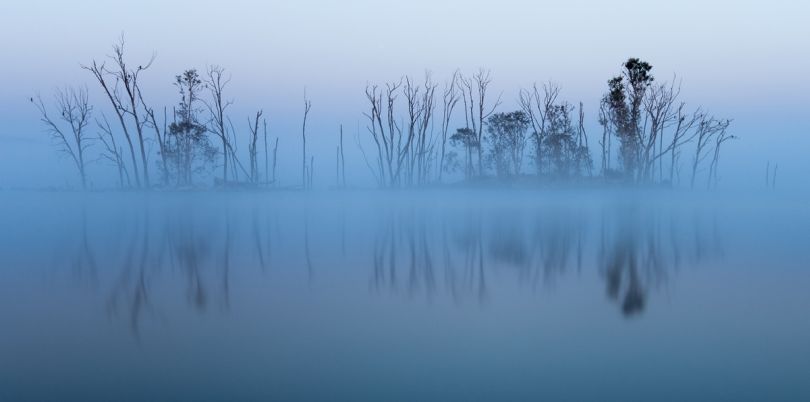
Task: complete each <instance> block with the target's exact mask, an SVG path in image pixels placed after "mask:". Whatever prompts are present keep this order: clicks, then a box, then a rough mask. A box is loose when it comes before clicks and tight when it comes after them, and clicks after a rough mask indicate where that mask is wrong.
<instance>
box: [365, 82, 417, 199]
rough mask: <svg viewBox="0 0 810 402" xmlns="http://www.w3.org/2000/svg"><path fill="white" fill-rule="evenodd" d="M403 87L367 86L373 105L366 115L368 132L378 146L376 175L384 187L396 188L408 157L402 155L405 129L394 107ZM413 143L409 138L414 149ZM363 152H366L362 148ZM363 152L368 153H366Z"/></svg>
mask: <svg viewBox="0 0 810 402" xmlns="http://www.w3.org/2000/svg"><path fill="white" fill-rule="evenodd" d="M401 86H402V81H401V80H400V82H396V83H394V82H392V83H388V84H386V89H385V90H384V91H383V90H379V89H378V87H377V85H367V86H366V99H368V101H369V103H370V105H371V110H370V111H369V113H364V114H365V116H366V117H367V118H368V119H369V126H368V127H367V129H368V131H369V133H370V134H371V138H372V139H373V140H374V144H375V145H376V147H377V160H376V162H377V163H376V164H377V166H376V172H375V170H372V172H375V175H376V176H377V177H378V181H379V182H380V184H381V185H387V186H392V187H393V186H396V185H397V184H398V180H399V170H400V167H401V165H402V161H403V160H404V157H405V155H406V154H404V153H402V152H401V150H402V129H401V128H400V126H399V125H398V124H397V122H396V120H395V118H394V107H395V106H394V105H395V102H396V99H397V92H398V89H399V88H400V87H401ZM383 92H385V104H383ZM383 116H385V118H384V117H383ZM410 140H411V139H410V138H409V139H408V142H407V143H406V147H408V146H410ZM358 144H359V139H358ZM360 149H361V151H362V150H363V148H362V147H360ZM363 153H364V154H365V152H364V151H363Z"/></svg>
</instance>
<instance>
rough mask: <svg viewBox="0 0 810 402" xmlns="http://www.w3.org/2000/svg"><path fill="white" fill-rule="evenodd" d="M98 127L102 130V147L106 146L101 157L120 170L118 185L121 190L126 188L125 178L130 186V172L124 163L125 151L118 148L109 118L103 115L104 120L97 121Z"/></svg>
mask: <svg viewBox="0 0 810 402" xmlns="http://www.w3.org/2000/svg"><path fill="white" fill-rule="evenodd" d="M96 125H98V128H99V129H100V130H101V133H100V134H99V136H98V140H99V141H100V142H101V144H102V145H104V150H103V151H102V152H101V157H102V158H103V159H106V160H108V161H109V162H111V163H113V164H114V165H115V167H116V168H117V169H118V183H119V185H120V186H121V188H124V178H125V177H126V185H127V186H129V185H130V180H129V172H128V171H127V166H126V164H125V163H124V155H123V149H122V148H121V147H119V146H118V144H117V142H116V140H115V135H113V130H112V127H111V126H110V122H109V121H108V120H107V116H103V115H102V120H101V121H99V120H96Z"/></svg>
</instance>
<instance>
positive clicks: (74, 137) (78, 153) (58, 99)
mask: <svg viewBox="0 0 810 402" xmlns="http://www.w3.org/2000/svg"><path fill="white" fill-rule="evenodd" d="M54 101H55V106H56V111H57V112H58V114H59V116H58V117H57V118H56V119H53V118H51V116H49V115H48V109H47V107H45V102H43V101H42V98H41V97H39V96H37V99H36V100H34V98H31V102H32V103H33V104H34V105H35V106H36V107H37V109H39V114H40V121H42V123H43V124H45V126H46V128H47V131H48V133H50V134H51V136H52V137H53V139H54V140H56V143H57V146H58V147H59V149H60V151H62V152H64V153H65V154H67V155H68V156H69V157H70V159H71V160H72V161H73V163H74V165H75V166H76V170H78V172H79V177H80V178H81V181H82V189H86V188H87V174H86V172H85V167H86V162H85V151H86V150H87V148H88V147H89V146H90V145H91V143H92V139H91V137H90V136H89V134H88V133H87V131H86V130H85V129H86V128H87V126H88V125H89V124H90V116H91V115H92V113H93V107H92V106H90V103H89V102H88V100H87V89H86V88H79V89H76V88H66V89H57V90H56V91H55V93H54ZM60 121H61V122H60Z"/></svg>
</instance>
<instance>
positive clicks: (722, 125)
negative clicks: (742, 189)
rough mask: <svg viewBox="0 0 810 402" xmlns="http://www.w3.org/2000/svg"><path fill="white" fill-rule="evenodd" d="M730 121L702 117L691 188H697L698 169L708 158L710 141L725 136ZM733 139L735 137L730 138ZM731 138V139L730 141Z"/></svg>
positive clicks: (697, 135) (698, 130)
mask: <svg viewBox="0 0 810 402" xmlns="http://www.w3.org/2000/svg"><path fill="white" fill-rule="evenodd" d="M730 123H731V121H730V120H719V119H716V118H714V117H711V116H706V115H704V116H701V119H700V122H698V124H697V132H696V134H695V135H696V138H697V146H696V147H695V155H694V157H693V159H692V178H691V180H690V182H689V185H690V187H692V188H694V187H695V177H696V176H697V172H698V167H699V166H700V164H701V163H702V162H703V160H704V159H706V157H707V156H708V148H707V147H708V146H709V143H710V141H711V140H712V139H713V138H714V137H715V136H716V135H720V136H725V135H726V134H725V131H726V129H728V126H729V124H730ZM730 138H733V137H730ZM730 138H729V139H730Z"/></svg>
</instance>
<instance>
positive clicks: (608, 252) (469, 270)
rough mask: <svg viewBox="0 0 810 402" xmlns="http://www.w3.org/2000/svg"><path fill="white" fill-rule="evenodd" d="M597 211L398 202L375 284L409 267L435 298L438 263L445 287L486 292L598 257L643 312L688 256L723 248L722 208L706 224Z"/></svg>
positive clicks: (626, 310)
mask: <svg viewBox="0 0 810 402" xmlns="http://www.w3.org/2000/svg"><path fill="white" fill-rule="evenodd" d="M597 212H598V214H597V215H595V216H591V215H589V214H592V213H593V211H587V210H582V209H581V208H575V207H569V206H564V205H563V206H555V207H543V208H537V209H534V210H528V211H527V210H503V211H500V210H499V211H492V210H479V209H475V208H468V209H459V210H454V211H441V212H437V211H431V210H417V209H410V210H408V213H407V214H403V213H402V211H388V212H387V214H385V215H383V216H382V217H381V218H380V219H379V222H380V225H379V231H378V234H377V235H376V236H375V241H374V243H373V244H374V246H373V258H372V261H373V269H372V284H373V287H374V288H375V289H376V290H378V291H379V290H381V289H388V290H390V291H394V292H396V291H398V290H399V289H398V282H397V278H398V276H399V275H402V272H406V271H407V273H408V284H409V286H408V290H409V292H408V294H409V295H410V296H415V295H416V293H415V292H416V291H419V290H424V291H425V294H426V296H428V297H432V296H433V294H432V292H433V291H434V290H435V289H436V288H441V287H442V286H435V280H436V277H435V275H434V271H435V269H436V268H438V269H441V270H443V271H444V275H443V276H442V277H440V278H443V280H444V285H443V288H445V289H446V290H447V291H448V293H449V294H450V295H451V296H452V297H453V298H454V299H456V300H462V299H465V298H470V296H473V297H474V298H476V299H477V300H479V301H483V300H484V299H485V296H486V294H487V289H488V285H487V278H488V277H490V276H491V275H492V274H493V273H494V272H495V271H500V272H510V271H511V272H514V274H515V277H516V278H517V281H518V283H519V284H528V285H530V286H531V287H532V289H537V287H538V286H540V285H544V286H553V285H554V283H555V281H556V280H557V279H558V278H560V277H562V276H564V275H565V274H566V273H567V272H568V271H570V270H572V269H575V270H576V272H578V273H579V272H581V271H582V270H583V266H586V265H587V264H588V261H593V264H594V265H595V267H596V268H597V271H598V272H600V274H601V275H602V277H603V278H604V281H605V286H606V291H607V296H608V298H609V299H610V300H612V301H615V302H616V303H618V304H619V306H620V308H621V311H622V313H623V314H624V315H626V316H633V315H635V314H638V313H640V312H642V311H643V310H644V308H645V305H646V303H647V298H648V296H649V292H650V291H651V290H653V289H655V288H657V287H659V286H660V285H662V284H663V283H665V282H666V280H667V277H668V275H669V273H670V272H671V271H673V270H675V269H677V268H678V267H679V266H680V265H681V264H682V262H683V261H684V260H685V261H687V262H688V263H689V264H697V263H699V262H701V261H702V260H704V259H706V258H710V257H716V256H721V251H722V249H721V247H720V237H719V229H718V228H717V222H716V220H714V218H713V215H710V219H709V220H708V221H709V222H712V227H711V228H706V227H705V226H706V222H707V219H705V218H706V216H704V215H701V214H700V213H699V212H694V213H693V218H694V219H693V220H691V221H690V220H689V219H684V216H683V214H682V213H680V212H681V211H679V210H677V209H666V208H657V207H655V206H644V205H635V206H618V207H613V208H606V209H605V210H604V211H597ZM690 222H691V223H692V225H691V226H690V225H689V223H690ZM594 228H595V229H596V230H595V231H592V229H594ZM707 229H711V230H707ZM594 236H596V237H594ZM589 246H590V248H589ZM434 256H439V258H438V259H436V258H435V257H434ZM589 256H591V257H589ZM589 258H593V259H590V260H589ZM436 261H439V262H440V263H439V264H436ZM485 267H486V269H485ZM488 271H492V272H491V273H488ZM414 284H429V285H430V286H425V287H420V286H414Z"/></svg>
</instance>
